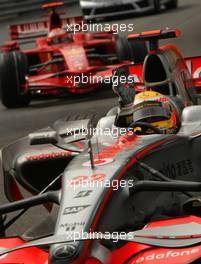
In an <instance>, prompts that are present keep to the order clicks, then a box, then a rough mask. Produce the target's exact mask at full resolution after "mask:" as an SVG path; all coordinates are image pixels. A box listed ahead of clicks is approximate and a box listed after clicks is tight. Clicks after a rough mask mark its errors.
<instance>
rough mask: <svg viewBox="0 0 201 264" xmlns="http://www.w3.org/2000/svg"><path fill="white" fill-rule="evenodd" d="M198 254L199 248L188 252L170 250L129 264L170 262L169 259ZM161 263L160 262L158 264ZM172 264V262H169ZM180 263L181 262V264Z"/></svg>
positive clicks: (140, 258)
mask: <svg viewBox="0 0 201 264" xmlns="http://www.w3.org/2000/svg"><path fill="white" fill-rule="evenodd" d="M198 252H199V248H193V249H189V250H181V251H177V250H174V251H173V250H172V251H171V250H170V251H166V252H163V253H162V252H161V253H158V254H157V253H153V254H150V255H147V256H144V257H139V258H137V259H136V260H134V261H132V262H131V264H135V263H136V264H137V263H147V262H148V261H152V263H156V261H157V260H158V261H160V260H167V261H168V260H170V259H171V258H178V257H187V256H190V255H193V254H196V253H198ZM160 263H161V262H160ZM171 263H172V262H171ZM181 263H182V262H181Z"/></svg>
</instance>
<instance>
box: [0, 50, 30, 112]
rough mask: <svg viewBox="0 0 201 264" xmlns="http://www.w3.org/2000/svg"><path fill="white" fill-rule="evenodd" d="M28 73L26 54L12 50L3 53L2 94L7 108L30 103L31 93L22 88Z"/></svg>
mask: <svg viewBox="0 0 201 264" xmlns="http://www.w3.org/2000/svg"><path fill="white" fill-rule="evenodd" d="M27 73H28V62H27V58H26V55H25V54H23V53H20V52H14V51H12V52H8V53H4V54H2V55H1V59H0V94H1V101H2V104H3V105H4V106H6V107H7V108H15V107H23V106H27V105H28V104H29V103H30V95H29V94H28V93H27V92H24V91H23V88H22V86H23V85H25V83H26V79H25V76H26V74H27Z"/></svg>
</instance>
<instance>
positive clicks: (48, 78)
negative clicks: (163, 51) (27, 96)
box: [1, 2, 128, 95]
mask: <svg viewBox="0 0 201 264" xmlns="http://www.w3.org/2000/svg"><path fill="white" fill-rule="evenodd" d="M61 5H63V4H62V2H59V3H51V4H46V5H43V8H52V9H53V10H52V12H51V13H50V16H49V21H48V20H46V21H39V22H31V23H25V24H18V25H11V26H10V41H7V42H6V43H5V44H4V45H3V46H2V47H1V49H2V51H3V52H9V51H20V52H23V53H25V54H26V56H27V59H28V64H29V74H28V75H27V81H26V83H25V84H23V86H22V87H21V89H22V91H23V92H28V91H29V92H30V93H31V94H53V95H58V94H61V93H66V92H69V93H87V92H89V91H92V90H94V89H96V88H98V87H101V86H102V84H104V81H103V79H104V78H105V77H108V78H109V77H111V76H112V70H113V69H114V68H116V67H118V66H121V65H124V64H125V63H128V62H125V63H123V64H122V63H119V62H118V60H117V58H116V60H115V61H114V56H115V55H116V54H115V50H116V48H115V42H116V38H115V35H114V34H113V33H114V32H113V31H110V32H98V33H96V32H87V31H86V30H85V29H86V28H85V27H86V24H85V21H84V20H83V18H82V17H72V18H61V16H60V15H61V13H60V12H56V11H55V10H54V9H55V7H58V6H61ZM78 28H79V29H78ZM32 42H35V47H34V48H31V49H30V48H29V49H22V50H21V45H22V44H29V43H32ZM109 57H110V59H108V58H109ZM80 76H84V78H85V79H79V78H80ZM75 77H76V78H77V80H78V79H79V81H73V80H72V81H68V80H69V78H70V79H72V78H75ZM108 83H109V81H108V82H107V84H108Z"/></svg>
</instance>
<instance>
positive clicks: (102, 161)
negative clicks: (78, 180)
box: [82, 158, 114, 167]
mask: <svg viewBox="0 0 201 264" xmlns="http://www.w3.org/2000/svg"><path fill="white" fill-rule="evenodd" d="M113 161H114V160H113V159H108V158H105V159H94V165H95V166H102V165H106V164H109V163H112V162H113ZM82 165H83V166H84V167H91V162H90V161H87V162H85V163H83V164H82Z"/></svg>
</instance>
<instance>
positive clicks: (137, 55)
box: [129, 39, 148, 64]
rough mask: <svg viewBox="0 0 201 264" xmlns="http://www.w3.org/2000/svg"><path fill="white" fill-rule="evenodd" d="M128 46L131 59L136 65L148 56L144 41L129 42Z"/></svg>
mask: <svg viewBox="0 0 201 264" xmlns="http://www.w3.org/2000/svg"><path fill="white" fill-rule="evenodd" d="M129 46H130V49H131V58H132V60H133V61H134V62H135V63H136V64H139V63H143V62H144V59H145V57H146V56H147V54H148V48H147V45H146V42H145V41H141V40H134V39H132V40H130V41H129Z"/></svg>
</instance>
